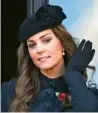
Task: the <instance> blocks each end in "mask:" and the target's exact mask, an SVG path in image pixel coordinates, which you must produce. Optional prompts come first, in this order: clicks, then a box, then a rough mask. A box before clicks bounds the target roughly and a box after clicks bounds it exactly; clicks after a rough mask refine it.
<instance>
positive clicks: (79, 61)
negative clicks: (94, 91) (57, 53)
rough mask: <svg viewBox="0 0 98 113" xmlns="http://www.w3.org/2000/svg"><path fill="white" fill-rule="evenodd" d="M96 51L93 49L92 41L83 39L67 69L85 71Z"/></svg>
mask: <svg viewBox="0 0 98 113" xmlns="http://www.w3.org/2000/svg"><path fill="white" fill-rule="evenodd" d="M94 53H95V50H94V49H92V42H90V41H85V40H84V39H83V40H82V41H81V43H80V45H79V47H78V49H77V51H76V52H75V53H74V55H73V56H72V58H71V61H70V62H69V64H68V66H67V70H75V71H79V72H83V71H84V69H85V68H86V67H87V66H88V64H89V63H90V62H91V60H92V59H93V56H94Z"/></svg>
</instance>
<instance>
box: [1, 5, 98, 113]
mask: <svg viewBox="0 0 98 113" xmlns="http://www.w3.org/2000/svg"><path fill="white" fill-rule="evenodd" d="M65 18H66V15H65V14H64V13H63V11H62V8H61V7H59V6H53V5H44V6H42V7H40V8H39V10H38V11H37V12H36V13H35V14H34V15H32V16H30V17H29V18H27V19H26V20H25V21H24V22H23V23H22V25H21V27H20V29H19V40H20V41H21V44H20V46H19V49H18V70H19V77H18V79H17V80H11V81H9V82H6V83H4V84H3V85H2V102H1V104H2V111H12V112H19V111H23V112H24V111H25V112H26V111H31V112H58V111H59V112H60V111H98V98H97V97H98V93H97V90H96V89H94V90H92V89H89V88H87V86H86V83H85V78H84V76H85V69H86V67H87V66H88V64H89V63H90V61H91V60H92V58H93V56H94V52H95V50H94V49H92V43H91V42H90V41H87V42H86V41H85V40H83V41H82V42H81V43H80V45H79V48H78V49H77V47H76V44H75V43H74V41H73V38H72V36H71V35H70V34H69V33H68V32H67V31H66V29H65V28H64V27H63V25H62V21H63V20H64V19H65ZM6 90H7V91H6Z"/></svg>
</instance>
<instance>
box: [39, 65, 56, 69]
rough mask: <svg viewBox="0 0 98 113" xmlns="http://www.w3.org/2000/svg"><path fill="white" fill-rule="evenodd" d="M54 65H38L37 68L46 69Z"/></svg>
mask: <svg viewBox="0 0 98 113" xmlns="http://www.w3.org/2000/svg"><path fill="white" fill-rule="evenodd" d="M53 67H54V65H43V66H42V65H41V66H39V68H40V69H43V70H48V69H51V68H53Z"/></svg>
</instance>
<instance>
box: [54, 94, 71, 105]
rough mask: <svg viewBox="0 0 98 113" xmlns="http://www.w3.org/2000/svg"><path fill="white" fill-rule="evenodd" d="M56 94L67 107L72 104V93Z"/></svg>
mask: <svg viewBox="0 0 98 113" xmlns="http://www.w3.org/2000/svg"><path fill="white" fill-rule="evenodd" d="M56 96H57V97H58V100H60V101H61V102H62V104H64V105H65V106H66V107H71V106H72V103H71V95H69V94H67V93H64V92H62V93H60V92H56Z"/></svg>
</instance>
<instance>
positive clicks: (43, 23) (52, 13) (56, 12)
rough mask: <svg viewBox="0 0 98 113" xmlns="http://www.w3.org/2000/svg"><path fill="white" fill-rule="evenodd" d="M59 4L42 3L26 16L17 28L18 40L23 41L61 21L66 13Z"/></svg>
mask: <svg viewBox="0 0 98 113" xmlns="http://www.w3.org/2000/svg"><path fill="white" fill-rule="evenodd" d="M62 10H63V9H62V8H61V7H60V6H56V5H49V4H48V5H43V6H41V7H40V8H39V9H38V10H37V12H36V13H34V14H32V15H31V16H30V17H28V18H26V19H25V20H24V21H23V23H22V24H21V26H20V28H19V40H20V41H24V40H26V39H27V38H28V37H30V36H33V35H34V34H36V33H38V32H40V31H43V30H46V29H48V28H53V27H56V26H58V25H60V24H61V23H62V21H63V20H64V19H65V18H66V15H65V14H64V12H63V11H62Z"/></svg>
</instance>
